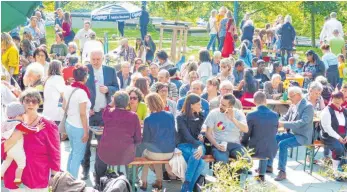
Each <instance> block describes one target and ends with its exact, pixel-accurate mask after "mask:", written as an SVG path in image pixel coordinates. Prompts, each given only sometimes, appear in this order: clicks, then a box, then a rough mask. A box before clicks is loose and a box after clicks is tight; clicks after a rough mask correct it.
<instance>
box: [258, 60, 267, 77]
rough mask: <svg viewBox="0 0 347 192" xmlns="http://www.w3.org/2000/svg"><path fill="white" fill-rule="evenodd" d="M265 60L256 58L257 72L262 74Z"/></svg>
mask: <svg viewBox="0 0 347 192" xmlns="http://www.w3.org/2000/svg"><path fill="white" fill-rule="evenodd" d="M265 68H266V66H265V61H264V60H257V73H258V74H263V73H264V71H265Z"/></svg>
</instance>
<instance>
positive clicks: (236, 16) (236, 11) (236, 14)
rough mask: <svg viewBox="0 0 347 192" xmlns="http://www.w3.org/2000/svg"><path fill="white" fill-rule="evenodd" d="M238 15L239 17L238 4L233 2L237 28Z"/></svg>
mask: <svg viewBox="0 0 347 192" xmlns="http://www.w3.org/2000/svg"><path fill="white" fill-rule="evenodd" d="M238 15H239V2H238V1H234V20H235V23H236V26H238V21H239V19H238Z"/></svg>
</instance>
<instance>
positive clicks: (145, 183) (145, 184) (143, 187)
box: [140, 181, 147, 191]
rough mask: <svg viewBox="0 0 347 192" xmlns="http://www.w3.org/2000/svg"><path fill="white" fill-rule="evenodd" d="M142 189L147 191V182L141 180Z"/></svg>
mask: <svg viewBox="0 0 347 192" xmlns="http://www.w3.org/2000/svg"><path fill="white" fill-rule="evenodd" d="M140 189H141V190H143V191H147V182H143V181H141V186H140Z"/></svg>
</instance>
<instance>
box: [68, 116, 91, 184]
mask: <svg viewBox="0 0 347 192" xmlns="http://www.w3.org/2000/svg"><path fill="white" fill-rule="evenodd" d="M65 127H66V133H67V135H68V137H69V142H70V146H71V152H70V155H69V159H68V161H67V171H68V172H69V173H70V174H71V175H72V176H73V177H74V178H76V179H77V177H78V170H79V169H80V165H81V162H82V159H83V157H84V152H85V150H86V145H87V143H83V142H82V137H83V134H84V129H83V128H78V127H74V126H72V125H70V124H69V123H68V122H66V124H65Z"/></svg>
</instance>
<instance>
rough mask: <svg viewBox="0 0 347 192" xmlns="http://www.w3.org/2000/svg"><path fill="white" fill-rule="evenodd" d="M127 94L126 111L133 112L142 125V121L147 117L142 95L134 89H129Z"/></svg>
mask: <svg viewBox="0 0 347 192" xmlns="http://www.w3.org/2000/svg"><path fill="white" fill-rule="evenodd" d="M127 93H128V94H129V99H130V101H129V105H128V107H127V110H129V111H132V112H135V113H136V114H137V117H138V118H139V120H140V124H141V125H143V120H145V118H146V117H147V106H146V104H145V103H144V102H143V94H142V93H141V91H140V89H138V88H136V87H129V88H128V89H127Z"/></svg>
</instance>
